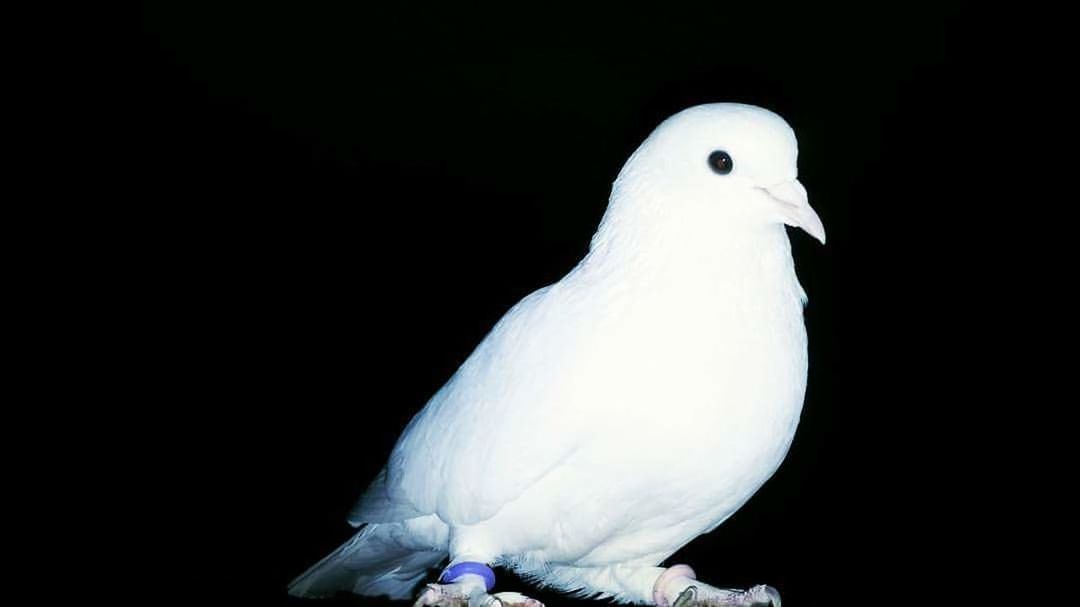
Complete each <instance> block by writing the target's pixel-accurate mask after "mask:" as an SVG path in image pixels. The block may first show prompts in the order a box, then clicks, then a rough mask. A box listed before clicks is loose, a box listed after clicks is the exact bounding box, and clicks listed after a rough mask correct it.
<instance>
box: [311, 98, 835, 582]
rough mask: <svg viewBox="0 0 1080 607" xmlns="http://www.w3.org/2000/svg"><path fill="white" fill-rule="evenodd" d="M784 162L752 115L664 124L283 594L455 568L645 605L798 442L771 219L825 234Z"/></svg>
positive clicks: (784, 294) (783, 130)
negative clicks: (553, 278)
mask: <svg viewBox="0 0 1080 607" xmlns="http://www.w3.org/2000/svg"><path fill="white" fill-rule="evenodd" d="M717 151H724V152H726V153H727V154H728V157H729V158H730V161H731V165H730V166H731V170H730V173H726V174H725V173H724V172H723V170H719V171H718V170H717V166H714V165H713V164H712V161H711V159H710V154H712V153H714V152H717ZM796 154H797V148H796V141H795V136H794V134H793V132H792V131H791V129H790V127H788V125H787V124H786V123H785V122H784V121H783V120H782V119H781V118H780V117H778V116H776V115H775V114H773V113H771V112H768V111H766V110H763V109H760V108H756V107H753V106H746V105H740V104H710V105H703V106H697V107H693V108H690V109H688V110H684V111H683V112H680V113H678V114H676V115H675V116H673V117H671V118H669V119H668V120H666V121H665V122H664V123H663V124H661V125H660V126H659V127H658V128H657V129H656V130H655V131H654V132H653V133H652V134H651V135H650V136H649V137H648V139H646V140H645V142H644V143H642V145H641V146H640V147H639V148H638V150H637V151H636V152H635V153H634V154H633V155H632V156H631V158H630V159H629V160H628V161H627V162H626V164H625V166H624V167H623V169H622V171H621V172H620V174H619V176H618V178H617V179H616V181H615V184H614V187H613V190H612V194H611V198H610V202H609V205H608V209H607V212H606V214H605V216H604V218H603V220H602V222H601V224H600V227H599V229H598V231H597V233H596V235H595V236H594V238H593V241H592V245H591V247H590V250H589V253H588V255H587V256H586V257H585V258H584V259H583V260H582V261H581V262H580V263H579V264H578V265H577V266H576V267H575V268H574V269H573V270H571V271H570V272H569V273H568V274H567V275H566V276H565V277H564V278H563V279H562V280H560V281H559V282H557V283H555V284H553V285H550V286H548V287H545V288H543V289H540V290H539V291H536V292H535V293H533V294H531V295H529V296H528V297H526V298H525V299H523V300H522V301H521V302H519V303H518V304H517V305H516V306H514V307H513V308H512V309H511V310H510V311H509V312H507V314H506V315H505V316H504V317H503V318H502V319H501V320H500V321H499V322H498V323H497V324H496V326H495V327H494V328H493V329H492V331H491V332H490V333H489V334H488V335H487V337H486V338H485V339H484V340H483V342H482V343H481V344H480V345H479V346H478V347H477V348H476V350H475V351H474V352H473V353H472V355H471V356H469V358H468V359H467V360H466V361H465V363H464V364H463V365H462V366H461V368H460V369H459V370H458V371H457V372H456V373H455V374H454V376H453V377H452V378H451V379H450V380H449V381H448V382H447V383H446V385H445V386H443V388H442V389H441V390H439V392H438V393H437V394H436V395H435V396H434V397H433V398H432V399H431V400H430V401H429V402H428V403H427V405H426V406H425V407H424V408H423V410H422V411H420V413H418V414H417V415H416V417H414V418H413V420H412V421H411V422H410V423H409V425H408V427H407V428H406V429H405V431H404V433H403V434H402V435H401V438H400V439H399V441H398V443H397V445H396V446H395V447H394V450H393V452H392V454H391V455H390V459H389V462H388V463H387V465H386V467H385V469H384V470H383V471H382V472H381V473H380V474H379V476H378V477H377V478H376V479H375V481H374V482H373V483H372V484H371V486H370V488H369V489H368V491H367V493H366V494H365V495H364V497H363V498H362V499H361V500H360V502H359V503H358V504H357V505H356V507H355V508H354V509H353V511H352V513H351V514H350V517H349V522H350V523H351V524H353V525H354V526H363V527H362V529H361V530H360V531H359V532H358V533H357V534H356V536H354V537H353V539H352V540H350V541H349V542H347V543H346V544H345V545H343V546H342V547H341V548H339V549H338V550H337V551H335V552H334V553H333V554H331V555H330V556H328V557H327V558H325V559H323V561H321V562H320V563H318V564H317V565H315V566H314V567H312V568H311V569H310V570H309V571H308V572H307V573H305V574H304V575H302V576H300V577H299V578H297V580H296V581H294V582H293V584H292V586H291V587H290V592H291V593H293V594H295V595H299V596H325V595H330V594H333V593H334V592H336V591H340V590H344V591H351V592H356V593H359V594H370V595H375V594H385V595H388V596H390V597H392V598H406V597H409V596H410V595H411V594H412V593H413V592H414V590H415V589H416V586H417V584H418V583H419V582H420V581H422V580H423V579H424V576H425V575H427V570H428V569H429V568H431V567H435V566H437V565H438V564H439V563H440V562H442V561H444V560H445V559H446V558H447V556H450V557H451V558H452V560H453V561H455V562H457V561H462V560H471V561H479V562H487V563H491V564H494V565H501V566H505V567H510V568H513V569H515V570H517V571H518V572H520V573H522V574H525V575H526V576H527V577H529V578H530V579H533V580H535V581H536V582H537V583H539V584H542V585H547V586H551V587H554V588H557V589H560V590H564V591H571V592H577V593H580V594H583V595H597V596H612V597H615V598H616V599H617V600H620V601H625V602H637V603H652V602H654V595H653V584H654V582H655V581H656V579H657V576H658V572H660V571H662V570H661V569H659V568H657V567H656V565H658V564H659V563H660V562H661V561H662V560H663V559H665V558H667V557H668V556H669V555H671V554H672V553H673V552H674V551H675V550H677V549H678V548H679V547H681V546H682V545H684V544H686V543H687V542H689V541H690V540H692V539H693V538H695V537H697V536H698V535H700V534H702V533H704V532H707V531H709V530H711V529H712V528H714V527H715V526H717V525H718V524H720V523H721V522H722V521H724V519H726V518H727V517H728V516H730V515H731V514H732V513H734V512H735V511H736V510H737V509H738V508H739V507H740V506H741V505H742V504H743V503H745V502H746V500H747V499H749V498H750V496H751V495H752V494H753V493H754V492H755V491H756V490H757V489H758V488H759V487H760V486H761V485H762V483H764V482H765V481H766V480H767V479H768V478H769V477H770V476H771V475H772V474H773V472H774V471H775V470H776V468H777V466H779V464H780V462H781V460H782V459H783V457H784V455H785V454H786V452H787V449H788V447H789V445H790V444H791V440H792V438H793V436H794V433H795V428H796V425H797V423H798V420H799V414H800V410H801V408H802V401H803V394H804V390H805V385H806V373H807V357H806V333H805V329H804V325H803V318H802V308H803V305H804V303H805V294H804V293H803V291H802V288H801V286H800V285H799V282H798V280H797V279H796V276H795V268H794V263H793V261H792V257H791V250H790V244H789V242H788V238H787V233H786V231H785V229H784V224H785V223H786V224H789V225H793V226H798V227H801V228H803V229H805V230H806V231H807V232H809V233H811V234H812V235H814V236H815V237H817V238H818V239H819V240H821V241H822V242H824V229H823V228H822V225H821V222H820V220H818V218H817V215H816V214H815V213H814V211H813V210H812V209H811V208H810V206H809V205H808V204H807V201H806V195H805V190H803V189H802V186H801V185H800V184H799V183H798V181H796ZM720 168H721V169H723V167H720Z"/></svg>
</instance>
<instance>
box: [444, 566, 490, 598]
mask: <svg viewBox="0 0 1080 607" xmlns="http://www.w3.org/2000/svg"><path fill="white" fill-rule="evenodd" d="M467 573H471V574H473V575H478V576H480V577H482V578H484V585H485V586H486V587H487V590H489V591H490V590H491V589H492V588H494V587H495V572H494V571H492V570H491V567H488V566H487V565H485V564H484V563H474V562H471V561H463V562H461V563H458V564H456V565H451V566H450V567H447V568H446V569H445V570H444V571H443V572H442V575H440V576H439V583H450V582H453V581H454V580H456V579H458V578H459V577H461V576H463V575H465V574H467Z"/></svg>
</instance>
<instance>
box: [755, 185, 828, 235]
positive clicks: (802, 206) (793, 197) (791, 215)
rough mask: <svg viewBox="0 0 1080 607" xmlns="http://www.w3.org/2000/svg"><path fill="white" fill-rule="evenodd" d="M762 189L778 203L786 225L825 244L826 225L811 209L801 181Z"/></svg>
mask: <svg viewBox="0 0 1080 607" xmlns="http://www.w3.org/2000/svg"><path fill="white" fill-rule="evenodd" d="M761 189H762V190H764V191H765V193H766V194H768V195H769V197H770V198H772V199H773V200H774V201H775V202H776V204H777V207H778V210H779V211H780V216H781V217H783V219H784V223H786V224H787V225H789V226H792V227H794V228H802V229H803V231H805V232H806V233H807V234H809V235H811V236H813V237H814V238H816V239H818V240H819V241H820V242H821V244H825V225H824V224H822V223H821V218H820V217H818V214H817V212H815V211H814V209H812V208H811V207H810V202H809V200H808V199H807V197H806V188H804V187H803V185H802V184H801V183H799V180H797V179H792V180H791V181H783V182H781V183H778V184H776V185H771V186H769V187H767V188H761Z"/></svg>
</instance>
